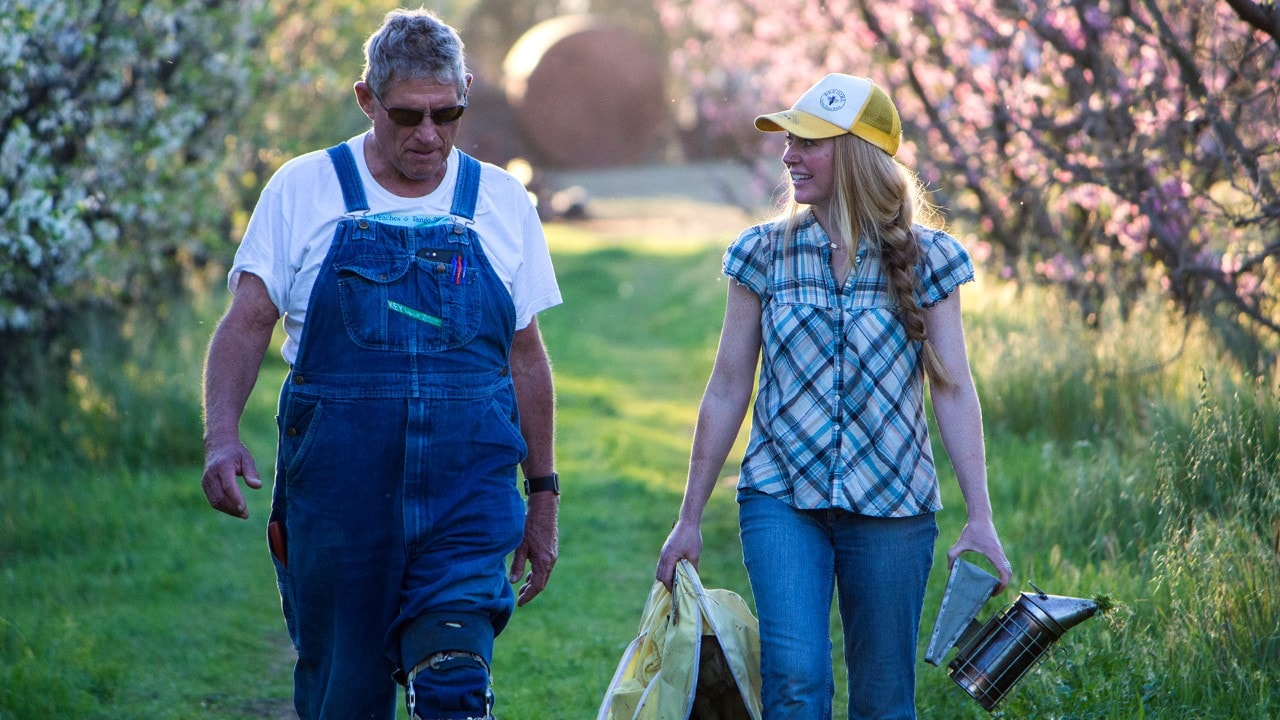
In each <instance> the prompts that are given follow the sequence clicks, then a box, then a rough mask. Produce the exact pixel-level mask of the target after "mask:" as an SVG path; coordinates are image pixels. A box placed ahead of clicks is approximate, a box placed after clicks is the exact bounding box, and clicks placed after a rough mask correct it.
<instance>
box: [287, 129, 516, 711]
mask: <svg viewBox="0 0 1280 720" xmlns="http://www.w3.org/2000/svg"><path fill="white" fill-rule="evenodd" d="M329 155H330V157H331V158H332V160H333V164H334V167H335V168H336V170H337V173H338V177H339V180H340V182H341V185H342V192H343V198H344V200H345V203H346V215H345V216H344V218H343V219H342V220H341V221H340V222H339V223H338V228H337V230H336V232H335V233H334V238H333V244H332V246H331V248H330V250H329V254H328V256H327V257H326V258H325V260H324V264H323V266H322V267H321V270H320V274H319V276H318V277H317V279H316V282H315V287H314V289H313V291H312V293H311V299H310V303H309V306H308V310H307V316H306V320H305V323H304V326H303V330H302V337H301V341H300V347H299V350H298V356H297V358H296V360H295V362H294V365H293V369H292V372H291V373H290V374H289V376H288V378H287V380H286V381H285V385H284V387H283V388H282V389H281V393H280V408H279V416H278V425H279V432H280V438H279V450H278V457H277V463H276V480H275V489H274V491H273V497H272V513H271V520H272V525H271V527H273V528H277V529H278V528H281V527H283V528H284V532H283V533H281V535H282V536H284V537H287V543H285V542H283V541H280V544H279V546H278V547H274V548H273V549H274V552H273V556H274V557H275V563H276V576H277V580H278V582H279V586H280V595H281V599H282V606H283V609H284V616H285V621H286V623H287V625H288V628H289V634H290V636H291V637H292V639H293V643H294V645H295V647H296V648H297V650H298V663H297V666H296V668H295V671H294V704H295V705H296V707H297V710H298V715H299V716H300V717H301V718H302V719H303V720H312V719H316V718H325V719H332V720H354V719H355V718H376V719H377V720H390V719H391V718H393V717H394V715H395V697H396V692H395V680H399V681H400V682H405V681H406V680H412V679H413V677H414V676H416V682H413V681H411V682H409V687H410V688H411V690H410V696H414V695H416V703H417V706H418V712H419V713H420V714H421V715H422V716H423V717H426V718H465V717H472V716H475V717H483V716H485V715H486V714H487V712H488V705H489V703H490V701H491V695H490V694H489V689H488V666H489V663H490V661H491V658H492V649H493V638H494V636H495V635H496V634H497V633H498V632H500V631H501V630H502V628H503V627H504V626H505V625H506V623H507V620H508V619H510V617H511V613H512V610H513V609H514V593H513V591H512V589H511V586H510V585H509V584H508V582H507V580H506V576H505V572H504V559H505V557H506V555H507V554H508V553H510V552H511V551H512V550H514V549H515V548H516V547H517V546H518V545H519V543H520V540H521V538H522V536H523V530H524V503H523V501H522V499H521V497H520V493H519V491H518V490H517V489H516V482H515V480H516V467H517V465H518V464H519V463H520V461H521V460H523V459H524V456H525V452H526V450H527V447H526V445H525V442H524V439H523V437H522V436H521V434H520V429H519V419H518V416H517V412H516V400H515V391H514V388H513V386H512V382H511V377H510V375H511V373H510V369H509V366H508V357H509V353H510V349H511V341H512V338H513V336H514V332H515V308H514V305H513V304H512V301H511V296H510V293H509V292H508V291H507V289H506V287H505V286H504V285H503V283H502V281H501V279H500V278H499V277H498V276H497V274H496V273H495V272H494V270H493V268H492V266H490V264H489V261H488V259H487V258H486V257H485V254H484V251H483V249H482V247H481V245H480V242H479V238H478V237H477V236H476V234H475V232H474V231H473V230H472V229H471V228H470V227H469V224H470V222H471V220H472V219H473V218H474V215H475V205H476V197H477V190H478V187H479V182H480V164H479V163H478V162H477V161H475V160H474V159H472V158H470V157H468V156H467V155H464V154H461V153H459V157H461V159H462V162H461V164H460V166H459V168H458V180H457V189H456V191H455V193H454V197H453V205H452V208H451V210H450V212H451V214H452V217H415V218H408V219H406V218H388V217H385V216H371V215H368V214H367V213H368V207H369V206H368V203H367V201H366V200H365V195H364V186H363V184H362V183H361V181H360V175H359V172H358V171H357V169H356V165H355V160H354V157H353V156H352V154H351V150H350V149H349V148H348V146H347V145H346V144H341V145H338V146H336V147H334V148H330V150H329ZM393 675H394V677H395V680H393ZM406 676H408V677H406ZM415 686H416V688H415Z"/></svg>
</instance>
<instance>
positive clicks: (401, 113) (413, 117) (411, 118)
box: [387, 108, 423, 127]
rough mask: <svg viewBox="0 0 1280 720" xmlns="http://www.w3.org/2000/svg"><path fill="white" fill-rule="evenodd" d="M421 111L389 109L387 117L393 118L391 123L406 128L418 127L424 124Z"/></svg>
mask: <svg viewBox="0 0 1280 720" xmlns="http://www.w3.org/2000/svg"><path fill="white" fill-rule="evenodd" d="M422 115H423V113H422V111H421V110H410V109H409V108H387V117H389V118H391V122H393V123H395V124H397V125H403V126H405V127H416V126H417V125H418V123H420V122H422Z"/></svg>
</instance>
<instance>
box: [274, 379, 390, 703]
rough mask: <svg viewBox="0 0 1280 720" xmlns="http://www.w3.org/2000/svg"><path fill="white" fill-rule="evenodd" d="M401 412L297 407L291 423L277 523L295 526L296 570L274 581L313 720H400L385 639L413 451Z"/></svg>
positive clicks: (298, 695)
mask: <svg viewBox="0 0 1280 720" xmlns="http://www.w3.org/2000/svg"><path fill="white" fill-rule="evenodd" d="M403 407H404V401H403V400H400V401H395V400H383V401H377V402H374V401H369V400H363V401H353V400H347V399H336V398H325V399H322V400H318V401H317V400H314V399H311V400H304V399H301V398H297V399H295V400H294V401H291V402H289V403H287V407H286V412H285V413H284V415H283V417H282V420H283V429H284V430H285V433H284V434H283V441H284V442H286V444H287V445H288V446H289V447H287V448H286V452H284V453H282V456H281V457H282V460H285V461H286V466H285V468H283V470H282V471H279V472H281V474H282V476H283V477H281V478H278V480H277V483H280V482H283V486H278V487H277V488H276V496H275V503H274V507H273V517H274V518H277V519H280V518H283V519H284V520H285V525H286V528H287V535H288V540H287V542H288V566H287V567H285V566H283V565H281V564H279V563H277V565H276V570H277V578H278V581H279V584H280V590H281V600H282V606H283V610H284V613H285V618H286V620H287V621H288V622H289V629H290V633H291V635H292V637H293V641H294V645H295V647H296V648H297V650H298V662H297V665H296V667H295V669H294V686H295V692H294V704H295V707H296V709H297V712H298V716H299V717H300V718H303V720H330V719H332V720H350V719H352V718H369V719H372V720H391V718H394V717H395V708H396V697H397V693H396V687H395V682H394V681H393V680H392V671H393V670H394V667H393V666H392V664H391V661H390V660H389V659H388V658H387V657H386V653H385V652H384V644H383V638H384V636H385V633H386V630H387V627H388V626H389V625H390V624H391V621H392V620H393V619H394V618H395V615H396V610H397V608H398V605H399V600H400V578H401V576H402V574H403V567H404V562H405V556H404V550H403V548H404V538H403V534H402V527H403V525H402V523H401V522H400V515H401V514H400V499H401V492H400V478H401V476H402V474H403V467H402V466H403V457H404V440H403V434H401V433H396V432H392V431H391V429H394V428H396V427H397V426H399V425H401V424H402V422H403V420H402V418H403V415H404V409H403ZM356 428H358V429H360V430H361V431H362V432H361V433H360V435H359V437H358V438H357V437H355V434H354V433H353V432H352V431H353V429H356ZM291 431H296V432H291ZM295 439H296V440H297V443H298V444H297V445H296V446H295V445H293V442H294V441H295ZM289 450H293V451H295V452H294V453H293V454H292V455H291V454H290V453H289V452H288V451H289Z"/></svg>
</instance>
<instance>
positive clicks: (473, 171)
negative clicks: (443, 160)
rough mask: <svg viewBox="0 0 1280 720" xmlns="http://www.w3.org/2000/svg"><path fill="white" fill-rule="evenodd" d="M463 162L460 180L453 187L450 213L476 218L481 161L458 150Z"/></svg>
mask: <svg viewBox="0 0 1280 720" xmlns="http://www.w3.org/2000/svg"><path fill="white" fill-rule="evenodd" d="M458 157H459V158H460V159H461V160H462V162H460V163H458V182H457V183H456V184H455V185H454V188H453V207H451V208H449V212H450V214H452V215H454V216H455V217H461V218H466V219H468V220H475V219H476V198H477V197H478V196H479V194H480V161H479V160H476V159H475V158H473V157H471V156H470V155H468V154H466V153H464V152H462V151H461V150H459V151H458Z"/></svg>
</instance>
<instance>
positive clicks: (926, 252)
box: [916, 228, 974, 308]
mask: <svg viewBox="0 0 1280 720" xmlns="http://www.w3.org/2000/svg"><path fill="white" fill-rule="evenodd" d="M916 233H917V234H918V235H919V236H920V246H921V247H920V250H921V253H920V254H921V259H920V264H919V265H917V266H916V277H917V278H918V279H919V280H918V283H917V285H916V302H918V303H919V304H920V307H925V308H928V307H933V306H934V305H937V304H938V303H940V302H942V301H943V300H946V299H947V297H948V296H949V295H951V293H953V292H955V289H956V288H958V287H960V286H961V285H963V284H964V283H967V282H970V281H971V280H973V276H974V271H973V260H972V259H971V258H970V257H969V252H968V251H967V250H965V249H964V246H962V245H961V244H960V241H959V240H956V239H955V238H954V237H952V236H951V235H949V234H947V233H946V232H944V231H942V230H930V229H927V228H916Z"/></svg>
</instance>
